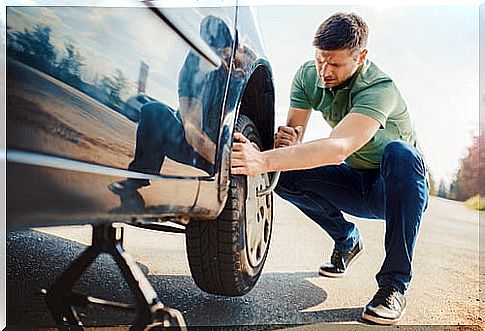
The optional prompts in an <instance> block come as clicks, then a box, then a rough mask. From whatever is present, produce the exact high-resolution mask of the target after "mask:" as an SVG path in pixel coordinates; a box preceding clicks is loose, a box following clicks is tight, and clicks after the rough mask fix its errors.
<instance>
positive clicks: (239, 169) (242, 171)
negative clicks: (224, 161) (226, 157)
mask: <svg viewBox="0 0 485 331" xmlns="http://www.w3.org/2000/svg"><path fill="white" fill-rule="evenodd" d="M231 174H233V175H246V174H247V171H246V168H244V167H233V168H231Z"/></svg>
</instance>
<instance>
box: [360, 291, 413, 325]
mask: <svg viewBox="0 0 485 331" xmlns="http://www.w3.org/2000/svg"><path fill="white" fill-rule="evenodd" d="M405 312H406V297H405V296H404V294H402V293H401V292H399V291H398V290H396V289H395V288H394V287H392V286H383V287H380V288H379V290H378V291H377V293H376V294H375V295H374V297H373V298H372V300H371V301H370V302H369V303H368V304H367V306H365V308H364V311H363V312H362V319H364V320H366V321H370V322H373V323H376V324H384V325H389V324H394V323H396V322H397V321H399V320H400V319H401V317H402V316H403V315H404V314H405Z"/></svg>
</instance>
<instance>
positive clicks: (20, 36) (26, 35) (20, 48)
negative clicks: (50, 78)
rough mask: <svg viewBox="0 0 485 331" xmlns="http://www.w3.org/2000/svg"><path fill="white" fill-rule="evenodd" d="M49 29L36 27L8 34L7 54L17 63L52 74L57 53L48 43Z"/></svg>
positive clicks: (40, 26)
mask: <svg viewBox="0 0 485 331" xmlns="http://www.w3.org/2000/svg"><path fill="white" fill-rule="evenodd" d="M50 33H51V28H50V27H48V26H44V25H36V26H35V27H34V30H33V31H29V30H27V29H24V31H16V32H11V31H9V32H8V36H7V40H8V52H9V54H11V55H12V54H13V55H14V56H15V57H16V58H17V59H18V60H19V61H22V62H24V63H26V64H29V65H31V66H33V67H34V68H37V69H39V70H41V71H44V72H46V73H49V74H52V73H53V72H54V71H55V69H56V57H57V52H56V49H55V47H54V45H52V43H51V41H50Z"/></svg>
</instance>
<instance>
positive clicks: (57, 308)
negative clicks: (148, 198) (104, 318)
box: [42, 223, 186, 330]
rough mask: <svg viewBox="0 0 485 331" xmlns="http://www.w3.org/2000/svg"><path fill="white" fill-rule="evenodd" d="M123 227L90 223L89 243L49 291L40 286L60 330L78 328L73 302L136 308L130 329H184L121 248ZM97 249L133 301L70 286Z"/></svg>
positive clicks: (79, 328) (171, 310)
mask: <svg viewBox="0 0 485 331" xmlns="http://www.w3.org/2000/svg"><path fill="white" fill-rule="evenodd" d="M123 230H124V228H123V226H122V224H120V223H115V224H101V225H93V234H92V243H91V246H89V247H88V248H87V249H86V250H84V251H83V252H82V253H81V255H80V256H79V257H78V258H77V259H76V260H75V261H74V262H72V263H71V264H70V265H69V267H68V268H67V269H66V270H65V271H64V272H63V273H62V275H61V276H60V277H59V278H58V279H57V281H56V282H55V283H54V284H53V285H52V287H51V288H50V290H49V291H47V290H42V293H43V294H44V295H45V301H46V304H47V307H48V309H49V311H50V313H51V315H52V317H53V319H54V321H55V323H56V324H58V325H59V326H64V327H63V328H61V330H62V329H64V330H82V325H83V324H82V322H81V320H80V318H79V315H78V314H77V312H76V309H75V306H78V307H86V306H88V305H103V306H108V307H111V308H116V309H123V310H129V311H134V312H136V313H137V320H136V321H135V323H134V324H133V326H132V328H131V329H132V330H163V329H165V328H170V329H171V330H173V329H178V330H186V327H185V321H184V318H183V316H182V314H181V313H180V312H179V311H178V310H176V309H171V308H167V307H165V306H164V305H163V304H162V302H161V301H160V300H159V299H158V297H157V294H156V292H155V290H154V289H153V287H152V286H151V284H150V282H149V281H148V279H147V278H146V277H145V275H144V274H143V271H142V270H141V269H140V267H139V266H138V265H137V264H136V262H135V261H134V260H133V258H132V257H131V256H130V255H129V254H128V253H127V252H126V251H125V250H124V249H123ZM101 253H107V254H109V255H111V256H112V257H113V259H114V261H115V262H116V264H117V265H118V268H119V269H120V270H121V273H122V275H123V278H124V279H125V280H126V282H127V283H128V286H129V287H130V289H131V291H132V292H133V294H134V298H135V301H136V304H127V303H120V302H113V301H108V300H104V299H99V298H94V297H90V296H86V295H83V294H79V293H75V292H73V290H72V288H73V287H74V285H75V283H76V282H77V281H78V280H79V278H80V277H81V275H82V273H83V272H84V271H85V270H86V269H87V268H88V267H89V265H91V263H92V262H93V261H94V260H95V259H96V258H97V257H98V256H99V255H100V254H101Z"/></svg>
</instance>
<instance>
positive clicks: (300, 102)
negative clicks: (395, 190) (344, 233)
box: [290, 60, 419, 169]
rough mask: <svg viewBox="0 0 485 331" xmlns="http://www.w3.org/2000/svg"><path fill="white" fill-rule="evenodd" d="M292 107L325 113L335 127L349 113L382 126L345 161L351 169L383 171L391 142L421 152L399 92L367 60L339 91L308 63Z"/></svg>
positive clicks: (293, 92)
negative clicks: (359, 115) (386, 150)
mask: <svg viewBox="0 0 485 331" xmlns="http://www.w3.org/2000/svg"><path fill="white" fill-rule="evenodd" d="M290 105H291V106H292V107H295V108H302V109H314V110H317V111H319V112H321V113H322V115H323V118H324V119H325V121H326V122H327V123H328V124H329V125H330V126H331V127H332V128H333V127H335V126H336V125H337V124H338V123H339V122H340V121H341V120H342V118H344V117H345V115H347V114H348V113H359V114H364V115H367V116H369V117H372V118H373V119H375V120H376V121H377V122H379V123H380V128H379V130H377V133H376V134H375V135H374V137H372V139H371V140H370V141H369V142H368V143H367V144H365V145H364V146H363V147H362V148H360V149H359V150H358V151H356V152H354V153H353V154H352V155H350V156H349V157H348V158H347V159H346V160H345V162H346V163H347V164H348V165H349V166H350V167H351V168H357V169H375V168H379V164H380V162H381V157H382V153H383V151H384V147H385V146H386V144H387V143H388V142H390V141H391V140H395V139H400V140H404V141H407V142H408V143H410V144H411V145H413V146H415V147H417V148H418V150H419V147H418V146H417V141H416V134H415V132H414V130H413V127H412V125H411V120H410V118H409V113H408V111H407V107H406V103H405V102H404V100H403V98H402V96H401V94H400V93H399V90H398V89H397V87H396V85H395V84H394V82H393V81H392V79H391V78H390V77H389V76H388V75H386V74H385V73H384V72H382V71H381V70H380V69H379V68H378V67H377V66H376V65H375V64H374V63H372V62H371V61H368V60H366V61H365V62H364V64H363V65H361V66H360V67H359V69H358V71H357V72H356V74H355V75H354V76H353V77H352V79H351V80H350V82H349V84H348V85H347V86H346V87H343V88H340V89H337V90H335V89H331V88H326V87H325V86H324V85H323V83H322V81H321V80H320V78H319V77H318V74H317V70H316V66H315V62H314V61H313V60H312V61H308V62H306V63H304V64H303V65H302V66H301V67H300V68H299V69H298V72H297V73H296V75H295V77H294V79H293V84H292V86H291V102H290Z"/></svg>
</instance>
